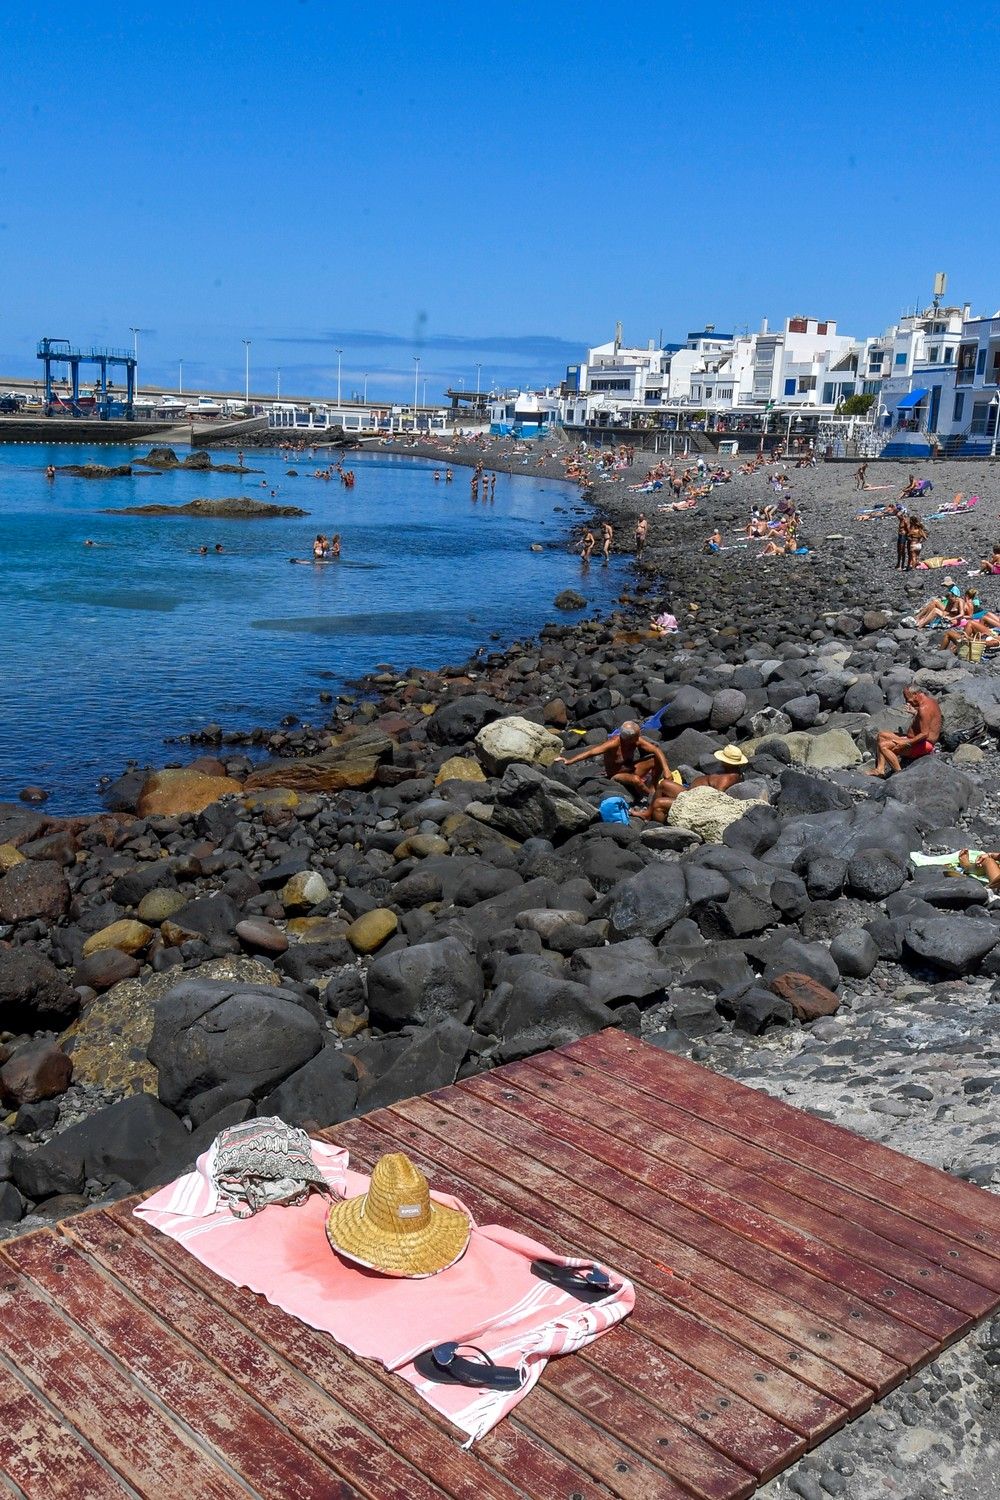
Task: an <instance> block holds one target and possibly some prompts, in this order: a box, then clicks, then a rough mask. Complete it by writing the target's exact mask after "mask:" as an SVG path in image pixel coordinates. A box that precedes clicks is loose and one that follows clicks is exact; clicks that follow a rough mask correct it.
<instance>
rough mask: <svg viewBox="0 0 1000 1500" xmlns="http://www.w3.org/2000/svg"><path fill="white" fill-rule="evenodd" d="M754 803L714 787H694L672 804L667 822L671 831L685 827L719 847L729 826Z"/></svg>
mask: <svg viewBox="0 0 1000 1500" xmlns="http://www.w3.org/2000/svg"><path fill="white" fill-rule="evenodd" d="M753 806H754V803H752V802H748V801H744V800H741V799H739V798H736V797H730V796H729V794H728V792H720V791H717V790H716V788H715V787H714V786H693V787H691V788H690V790H689V791H686V792H681V793H680V794H679V795H678V796H676V797H675V798H674V800H673V802H672V804H671V807H670V812H669V813H668V814H667V822H668V824H669V825H670V827H671V828H686V829H688V830H689V832H691V833H696V834H697V835H698V836H699V838H701V839H703V840H704V842H705V843H706V844H719V843H721V842H722V835H723V834H724V833H725V831H726V829H727V828H728V827H729V825H730V823H735V822H736V820H737V819H738V818H742V817H743V814H744V813H745V812H747V811H748V810H749V809H750V808H751V807H753Z"/></svg>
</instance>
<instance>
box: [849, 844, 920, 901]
mask: <svg viewBox="0 0 1000 1500" xmlns="http://www.w3.org/2000/svg"><path fill="white" fill-rule="evenodd" d="M908 876H909V866H908V864H907V863H906V861H905V860H904V859H903V858H902V857H901V856H900V855H898V854H894V853H893V852H892V850H891V849H862V850H859V852H858V853H857V854H855V855H854V856H853V857H852V858H851V859H850V860H849V861H848V865H847V884H848V887H849V888H850V890H851V892H852V894H853V895H855V896H861V897H862V898H863V899H864V900H865V901H884V900H885V898H886V896H891V895H892V893H893V891H898V890H900V888H901V887H902V886H903V885H905V883H906V880H907V878H908Z"/></svg>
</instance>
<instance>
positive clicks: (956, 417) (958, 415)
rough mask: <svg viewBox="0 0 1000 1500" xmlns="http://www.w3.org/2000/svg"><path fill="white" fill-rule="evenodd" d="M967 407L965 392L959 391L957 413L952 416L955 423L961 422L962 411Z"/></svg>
mask: <svg viewBox="0 0 1000 1500" xmlns="http://www.w3.org/2000/svg"><path fill="white" fill-rule="evenodd" d="M964 407H965V392H964V391H959V392H958V394H957V395H956V397H955V411H954V413H953V415H952V421H953V422H961V420H962V411H963V409H964Z"/></svg>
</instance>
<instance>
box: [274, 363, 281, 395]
mask: <svg viewBox="0 0 1000 1500" xmlns="http://www.w3.org/2000/svg"><path fill="white" fill-rule="evenodd" d="M275 394H276V395H277V398H278V400H279V401H280V400H281V371H280V370H279V371H278V389H277V391H276V393H275Z"/></svg>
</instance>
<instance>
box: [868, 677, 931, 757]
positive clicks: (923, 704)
mask: <svg viewBox="0 0 1000 1500" xmlns="http://www.w3.org/2000/svg"><path fill="white" fill-rule="evenodd" d="M903 700H904V702H905V703H906V704H907V706H908V707H909V708H912V709H913V722H912V723H911V724H910V727H909V729H908V730H907V731H906V733H905V734H891V733H890V732H889V730H887V729H884V730H883V731H882V733H881V734H880V735H879V737H878V739H877V740H876V744H875V748H876V751H877V756H876V760H875V764H874V766H873V767H872V769H871V770H870V771H869V772H868V775H869V776H884V775H885V773H886V771H900V770H902V762H903V761H911V760H919V759H920V757H921V756H922V755H930V753H931V751H932V750H933V749H934V746H935V745H936V744H937V742H938V740H939V739H940V738H941V710H940V708H938V705H937V703H936V701H935V700H934V699H933V698H932V697H930V695H929V694H928V693H921V692H920V691H919V689H917V688H915V687H908V688H904V689H903Z"/></svg>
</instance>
